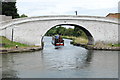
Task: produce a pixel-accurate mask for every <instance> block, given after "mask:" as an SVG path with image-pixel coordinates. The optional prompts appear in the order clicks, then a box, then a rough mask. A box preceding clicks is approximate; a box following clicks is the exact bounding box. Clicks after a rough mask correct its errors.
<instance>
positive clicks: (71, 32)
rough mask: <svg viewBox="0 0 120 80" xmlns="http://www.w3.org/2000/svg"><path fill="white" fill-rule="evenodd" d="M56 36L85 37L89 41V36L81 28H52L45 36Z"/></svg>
mask: <svg viewBox="0 0 120 80" xmlns="http://www.w3.org/2000/svg"><path fill="white" fill-rule="evenodd" d="M55 34H61V35H63V36H75V37H83V38H86V39H87V36H86V34H85V32H84V31H83V30H81V29H80V28H79V27H75V28H74V29H73V28H65V27H62V26H57V27H53V28H51V29H50V30H49V31H48V32H47V33H46V34H45V35H46V36H54V35H55Z"/></svg>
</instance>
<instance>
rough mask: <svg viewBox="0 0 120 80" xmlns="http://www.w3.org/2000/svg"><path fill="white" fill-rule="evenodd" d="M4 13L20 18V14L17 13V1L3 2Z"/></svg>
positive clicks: (6, 0)
mask: <svg viewBox="0 0 120 80" xmlns="http://www.w3.org/2000/svg"><path fill="white" fill-rule="evenodd" d="M11 1H12V0H11ZM14 1H15V0H14ZM2 15H6V16H12V18H13V19H14V18H19V14H18V13H17V8H16V2H8V0H4V1H3V2H2Z"/></svg>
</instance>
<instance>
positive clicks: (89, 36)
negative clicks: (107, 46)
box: [42, 24, 94, 45]
mask: <svg viewBox="0 0 120 80" xmlns="http://www.w3.org/2000/svg"><path fill="white" fill-rule="evenodd" d="M64 25H67V26H75V27H79V28H80V29H81V30H83V31H84V33H85V34H86V36H87V38H88V43H87V44H88V45H92V44H94V38H93V36H92V34H91V33H90V32H89V30H87V29H86V28H84V27H82V26H80V25H78V24H57V25H55V26H52V27H51V28H53V27H56V26H64ZM51 28H50V29H51ZM50 29H49V30H50ZM45 34H46V32H45V33H44V35H45ZM43 37H44V36H43ZM42 40H43V38H42Z"/></svg>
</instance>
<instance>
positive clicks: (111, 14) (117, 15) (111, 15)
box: [106, 13, 120, 19]
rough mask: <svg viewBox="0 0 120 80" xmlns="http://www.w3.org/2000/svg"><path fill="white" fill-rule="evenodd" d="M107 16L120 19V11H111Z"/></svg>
mask: <svg viewBox="0 0 120 80" xmlns="http://www.w3.org/2000/svg"><path fill="white" fill-rule="evenodd" d="M106 17H111V18H119V19H120V13H109V14H108V15H107V16H106Z"/></svg>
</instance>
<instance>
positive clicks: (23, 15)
mask: <svg viewBox="0 0 120 80" xmlns="http://www.w3.org/2000/svg"><path fill="white" fill-rule="evenodd" d="M24 17H28V16H27V15H25V14H22V15H21V16H20V18H24Z"/></svg>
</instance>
